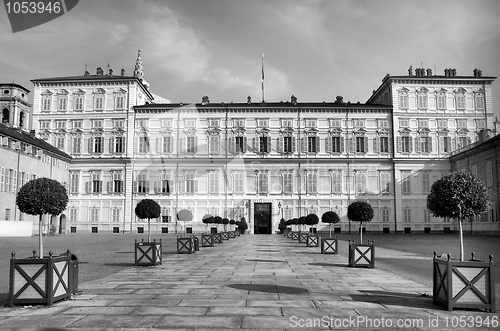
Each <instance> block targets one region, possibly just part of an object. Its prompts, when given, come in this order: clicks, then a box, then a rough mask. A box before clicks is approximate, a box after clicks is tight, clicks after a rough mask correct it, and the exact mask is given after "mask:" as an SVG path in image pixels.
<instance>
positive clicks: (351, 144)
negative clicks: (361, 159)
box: [348, 138, 356, 153]
mask: <svg viewBox="0 0 500 331" xmlns="http://www.w3.org/2000/svg"><path fill="white" fill-rule="evenodd" d="M348 144H349V152H351V153H354V151H355V147H356V146H355V144H356V141H355V140H354V138H349V139H348Z"/></svg>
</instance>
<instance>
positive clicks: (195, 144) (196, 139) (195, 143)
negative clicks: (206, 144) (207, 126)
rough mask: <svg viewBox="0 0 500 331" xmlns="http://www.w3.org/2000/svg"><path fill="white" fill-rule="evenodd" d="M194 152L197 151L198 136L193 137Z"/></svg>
mask: <svg viewBox="0 0 500 331" xmlns="http://www.w3.org/2000/svg"><path fill="white" fill-rule="evenodd" d="M194 152H195V153H198V137H194Z"/></svg>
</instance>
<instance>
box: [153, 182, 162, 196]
mask: <svg viewBox="0 0 500 331" xmlns="http://www.w3.org/2000/svg"><path fill="white" fill-rule="evenodd" d="M153 190H154V192H155V193H160V192H161V181H158V180H155V181H154V184H153Z"/></svg>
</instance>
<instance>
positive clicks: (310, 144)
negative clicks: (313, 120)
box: [307, 137, 318, 153]
mask: <svg viewBox="0 0 500 331" xmlns="http://www.w3.org/2000/svg"><path fill="white" fill-rule="evenodd" d="M316 139H318V138H317V137H307V151H308V152H309V153H317V152H318V151H317V150H316Z"/></svg>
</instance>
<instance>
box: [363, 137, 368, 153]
mask: <svg viewBox="0 0 500 331" xmlns="http://www.w3.org/2000/svg"><path fill="white" fill-rule="evenodd" d="M363 143H364V145H365V146H364V152H365V153H368V137H363Z"/></svg>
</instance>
